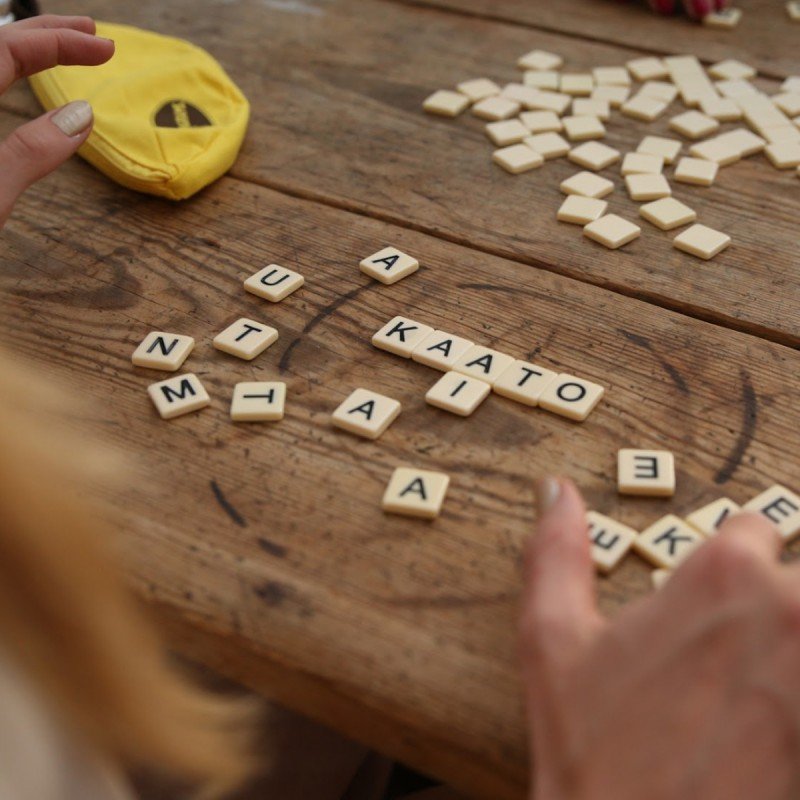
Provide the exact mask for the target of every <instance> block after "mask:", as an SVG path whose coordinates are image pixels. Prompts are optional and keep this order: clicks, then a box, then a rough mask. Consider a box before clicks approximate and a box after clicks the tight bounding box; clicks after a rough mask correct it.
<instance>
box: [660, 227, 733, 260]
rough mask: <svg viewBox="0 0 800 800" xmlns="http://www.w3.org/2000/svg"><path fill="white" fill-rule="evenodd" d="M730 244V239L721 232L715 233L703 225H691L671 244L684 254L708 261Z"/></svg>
mask: <svg viewBox="0 0 800 800" xmlns="http://www.w3.org/2000/svg"><path fill="white" fill-rule="evenodd" d="M730 243H731V237H730V236H728V235H727V234H726V233H722V232H721V231H715V230H714V229H713V228H708V227H706V226H705V225H692V227H691V228H687V229H686V230H685V231H683V232H682V233H679V234H678V235H677V236H676V237H675V238H674V239H673V240H672V244H673V246H674V247H677V248H678V250H683V252H684V253H690V254H691V255H693V256H697V257H698V258H702V259H703V260H704V261H708V259H710V258H714V256H715V255H717V254H718V253H721V252H722V251H723V250H724V249H725V248H726V247H727V246H728V245H729V244H730Z"/></svg>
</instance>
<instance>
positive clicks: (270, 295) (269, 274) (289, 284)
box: [244, 264, 305, 303]
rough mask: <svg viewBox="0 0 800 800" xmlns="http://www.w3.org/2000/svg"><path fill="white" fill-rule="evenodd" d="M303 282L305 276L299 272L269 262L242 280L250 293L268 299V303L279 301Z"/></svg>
mask: <svg viewBox="0 0 800 800" xmlns="http://www.w3.org/2000/svg"><path fill="white" fill-rule="evenodd" d="M304 283H305V278H304V277H303V276H302V275H301V274H300V273H299V272H294V271H292V270H290V269H286V267H280V266H278V265H277V264H270V265H269V266H268V267H264V269H261V270H259V271H258V272H256V274H255V275H251V276H250V277H249V278H248V279H247V280H246V281H245V282H244V288H245V291H248V292H250V294H254V295H256V296H257V297H262V298H264V300H269V301H270V303H279V302H280V301H281V300H283V299H284V298H285V297H288V296H289V295H290V294H291V293H292V292H295V291H297V290H298V289H299V288H300V287H301V286H302V285H303V284H304Z"/></svg>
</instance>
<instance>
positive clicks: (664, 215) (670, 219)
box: [639, 197, 697, 231]
mask: <svg viewBox="0 0 800 800" xmlns="http://www.w3.org/2000/svg"><path fill="white" fill-rule="evenodd" d="M639 214H640V215H641V216H642V217H644V219H646V220H647V221H648V222H652V223H653V225H655V226H656V227H658V228H661V230H662V231H671V230H672V229H673V228H679V227H680V226H681V225H688V224H689V223H690V222H694V221H695V220H696V219H697V212H696V211H695V210H694V209H693V208H689V206H687V205H684V204H683V203H681V202H680V201H679V200H676V199H675V198H674V197H662V198H661V199H660V200H654V201H653V202H652V203H645V204H644V205H643V206H640V207H639Z"/></svg>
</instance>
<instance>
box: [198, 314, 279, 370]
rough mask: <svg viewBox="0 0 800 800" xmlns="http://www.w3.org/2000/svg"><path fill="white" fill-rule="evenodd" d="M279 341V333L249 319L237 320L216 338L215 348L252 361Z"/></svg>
mask: <svg viewBox="0 0 800 800" xmlns="http://www.w3.org/2000/svg"><path fill="white" fill-rule="evenodd" d="M277 340H278V331H276V330H275V328H271V327H270V326H269V325H262V324H261V323H260V322H255V321H253V320H252V319H247V317H242V318H241V319H237V320H236V322H234V323H233V324H232V325H229V326H228V327H227V328H225V330H224V331H222V333H218V334H217V335H216V336H215V337H214V347H216V348H217V350H222V352H223V353H229V354H230V355H232V356H236V357H237V358H243V359H244V360H245V361H252V360H253V359H254V358H255V357H256V356H257V355H259V353H263V352H264V351H265V350H266V349H267V348H268V347H269V346H270V345H271V344H272V343H273V342H276V341H277Z"/></svg>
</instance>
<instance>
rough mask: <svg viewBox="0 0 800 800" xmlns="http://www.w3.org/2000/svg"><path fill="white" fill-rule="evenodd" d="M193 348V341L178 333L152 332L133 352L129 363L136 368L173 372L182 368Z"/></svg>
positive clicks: (189, 337)
mask: <svg viewBox="0 0 800 800" xmlns="http://www.w3.org/2000/svg"><path fill="white" fill-rule="evenodd" d="M193 348H194V339H193V338H192V337H191V336H184V335H183V334H180V333H164V331H152V332H151V333H148V334H147V336H145V337H144V339H143V340H142V343H141V344H140V345H139V346H138V347H137V348H136V350H134V351H133V356H131V361H132V363H133V364H134V366H136V367H147V368H148V369H160V370H163V371H164V372H175V371H176V370H178V369H180V368H181V366H183V362H184V361H186V359H187V358H188V357H189V353H191V352H192V349H193Z"/></svg>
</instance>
